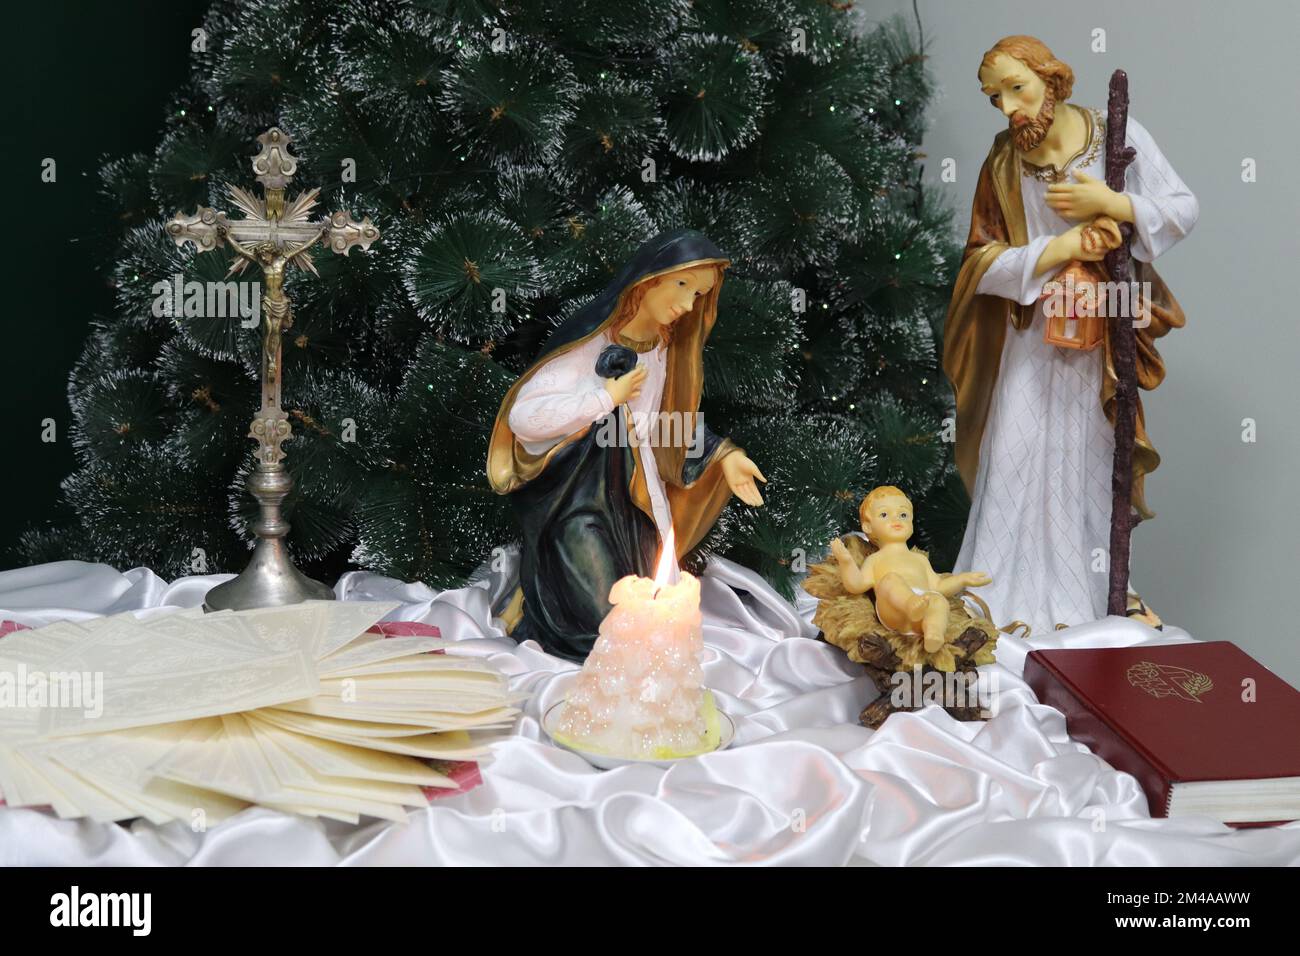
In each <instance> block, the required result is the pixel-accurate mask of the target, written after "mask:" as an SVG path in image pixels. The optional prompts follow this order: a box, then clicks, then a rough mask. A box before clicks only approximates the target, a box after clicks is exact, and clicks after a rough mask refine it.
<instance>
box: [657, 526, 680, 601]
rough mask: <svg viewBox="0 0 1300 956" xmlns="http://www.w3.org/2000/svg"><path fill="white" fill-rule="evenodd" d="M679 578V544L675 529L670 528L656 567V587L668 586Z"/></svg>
mask: <svg viewBox="0 0 1300 956" xmlns="http://www.w3.org/2000/svg"><path fill="white" fill-rule="evenodd" d="M676 580H677V544H676V541H675V540H674V535H673V529H672V528H671V527H670V528H669V529H668V535H667V536H666V537H665V538H664V544H663V547H662V548H661V549H660V551H659V565H658V567H656V568H655V588H656V589H658V588H663V587H667V586H668V585H670V584H673V583H675V582H676Z"/></svg>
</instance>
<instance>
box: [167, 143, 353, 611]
mask: <svg viewBox="0 0 1300 956" xmlns="http://www.w3.org/2000/svg"><path fill="white" fill-rule="evenodd" d="M289 140H290V137H289V136H288V135H287V134H286V133H285V132H284V131H283V130H281V129H279V128H278V127H272V128H271V129H269V130H267V131H266V132H265V133H263V134H262V135H261V136H259V137H258V138H257V141H258V142H259V143H261V144H262V150H261V152H259V153H258V154H257V155H256V156H254V157H253V172H254V173H255V174H256V178H257V181H258V182H259V183H261V184H262V192H263V198H261V199H259V198H257V197H256V196H254V195H252V194H251V193H249V192H247V191H245V190H243V189H240V188H239V187H238V186H231V185H229V184H227V186H226V188H227V189H228V190H229V192H230V199H231V202H233V203H234V204H235V205H236V206H238V207H239V209H240V210H242V211H243V213H244V218H243V219H236V220H229V219H227V218H226V214H225V213H224V212H218V211H216V210H214V209H209V208H208V207H206V206H200V207H199V208H198V210H197V211H196V212H195V213H194V214H193V215H191V216H185V215H182V214H181V213H180V212H179V211H178V212H177V213H176V215H175V216H174V217H173V218H172V219H169V220H168V221H167V225H166V229H167V235H169V236H171V237H172V239H174V240H175V242H176V244H177V245H178V246H183V245H184V244H185V243H187V242H191V243H193V244H194V246H195V248H196V249H197V250H198V251H199V252H200V253H202V252H210V251H212V250H213V249H216V248H217V247H219V246H224V245H229V246H230V248H231V249H233V250H234V252H235V260H234V262H232V263H231V265H230V271H229V272H228V273H227V274H228V275H236V274H239V273H241V272H243V271H244V269H246V268H247V267H248V265H249V263H252V264H253V265H255V266H257V267H258V268H259V269H261V270H262V312H263V322H262V407H261V409H260V410H259V411H258V413H257V417H256V418H254V419H253V423H252V425H251V427H250V429H249V433H248V436H249V437H250V438H253V439H256V441H257V443H258V449H257V467H256V468H255V469H254V471H253V474H252V475H251V476H250V478H249V481H248V487H249V490H250V491H252V493H253V497H254V498H256V499H257V503H258V520H257V523H256V524H255V525H254V526H253V531H254V532H255V533H256V534H257V546H256V548H255V549H254V551H253V557H252V559H251V560H250V561H249V562H248V566H247V567H246V568H245V569H244V570H243V572H242V573H241V574H239V575H238V576H237V577H235V578H233V579H232V580H230V581H226V582H225V583H224V584H219V585H217V586H216V587H214V588H212V590H210V591H209V592H208V593H207V596H206V598H205V599H204V602H203V607H204V609H205V610H208V611H217V610H223V609H231V610H241V609H244V608H252V607H271V606H275V605H281V604H297V603H298V602H300V601H306V600H311V599H317V600H329V599H331V598H333V597H334V592H333V590H332V589H331V588H330V587H329V586H328V585H325V584H322V583H321V582H319V581H313V580H312V579H311V578H309V577H307V576H306V575H305V574H303V573H302V572H301V571H299V570H298V569H297V568H296V567H294V565H293V561H292V560H290V558H289V552H288V549H287V547H286V545H285V535H286V534H287V533H288V531H289V525H288V523H287V522H286V521H285V520H284V517H283V515H282V514H281V511H280V506H281V503H282V502H283V501H284V498H285V496H286V495H288V494H289V491H290V490H291V489H292V488H293V479H292V477H290V475H289V472H288V471H287V470H286V469H285V466H284V457H285V455H284V449H283V447H282V445H283V443H284V442H286V441H288V440H289V438H290V437H291V436H292V428H291V427H290V425H289V416H288V415H287V414H286V413H285V411H284V408H283V407H282V406H281V401H280V383H281V379H282V377H283V376H282V367H281V348H280V340H281V335H282V334H283V333H284V332H285V331H286V330H287V329H289V328H290V327H291V326H292V325H293V313H292V310H291V308H290V305H289V299H288V297H287V296H286V295H285V293H284V276H285V270H286V269H287V268H288V266H289V265H290V264H292V265H295V266H297V267H298V268H299V269H306V270H307V271H309V272H311V273H312V274H313V275H319V273H318V272H316V267H315V266H314V265H313V264H312V261H311V255H310V253H309V251H308V250H310V249H311V247H312V246H314V245H316V244H317V243H318V242H320V241H321V240H322V239H324V240H325V242H326V244H327V245H328V246H329V248H330V250H331V251H332V252H336V253H339V254H341V255H347V254H348V252H349V251H350V250H351V249H352V247H353V246H357V245H359V246H361V248H362V249H368V248H369V247H370V244H371V243H372V242H374V241H375V240H376V239H378V238H379V230H378V229H377V228H375V226H374V225H373V224H372V223H371V222H370V219H369V217H367V218H365V219H363V220H362V221H361V222H357V221H356V220H355V219H353V218H352V214H351V213H350V212H334V213H330V215H329V216H328V217H326V218H324V219H316V218H313V217H312V215H311V213H312V210H313V208H314V207H315V205H316V199H317V197H318V196H319V194H320V190H319V189H311V190H308V191H307V192H303V193H299V194H298V195H297V196H296V197H294V199H293V200H292V201H290V202H288V203H286V202H285V198H284V191H285V187H286V186H287V185H288V184H289V180H291V179H292V178H293V175H294V173H295V172H296V171H297V168H298V157H296V156H292V155H290V153H289Z"/></svg>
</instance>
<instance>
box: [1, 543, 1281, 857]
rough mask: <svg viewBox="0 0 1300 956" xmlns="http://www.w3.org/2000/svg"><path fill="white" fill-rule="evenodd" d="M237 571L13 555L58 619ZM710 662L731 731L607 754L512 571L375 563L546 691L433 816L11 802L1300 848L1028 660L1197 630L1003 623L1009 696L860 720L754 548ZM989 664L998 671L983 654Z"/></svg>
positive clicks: (465, 831)
mask: <svg viewBox="0 0 1300 956" xmlns="http://www.w3.org/2000/svg"><path fill="white" fill-rule="evenodd" d="M228 578H229V575H206V576H197V577H187V578H181V579H178V580H177V581H175V582H172V583H171V584H168V583H167V582H165V581H163V580H161V579H160V578H158V577H157V576H156V575H155V574H153V573H152V572H151V571H149V570H148V569H147V568H135V569H133V570H131V571H127V572H126V573H124V574H123V573H119V572H117V571H115V570H113V569H112V568H109V567H107V566H105V565H97V564H87V563H83V562H74V561H65V562H56V563H53V564H44V565H38V566H35V567H30V568H22V569H18V570H14V571H6V572H3V573H0V618H7V619H12V620H16V621H19V622H21V623H24V624H28V625H32V626H39V625H41V624H46V623H49V622H51V621H54V620H57V619H59V618H72V619H84V618H86V617H90V616H94V615H97V614H112V613H117V612H120V611H123V610H128V609H137V608H152V607H162V606H181V607H189V606H193V605H197V604H200V603H202V599H203V595H204V593H205V592H206V591H207V589H208V588H209V587H211V586H212V585H213V584H216V583H219V582H221V581H223V580H226V579H228ZM702 584H703V609H704V620H705V628H704V634H705V643H706V646H707V656H708V659H707V663H706V665H705V675H706V682H707V684H708V686H710V687H711V688H712V689H713V691H714V694H715V695H716V697H717V700H718V702H719V704H720V705H721V706H722V707H723V708H724V709H725V710H726V711H727V712H728V713H730V714H731V715H732V716H733V717H734V718H735V720H736V724H737V739H736V742H735V744H734V745H733V746H732V748H731V749H730V750H727V751H724V752H720V753H715V754H710V755H707V756H704V757H700V758H696V759H692V760H686V761H683V762H681V763H678V764H676V765H674V766H673V767H672V768H671V769H670V770H667V771H664V770H660V769H656V768H653V767H645V766H633V767H624V768H621V769H618V770H613V771H605V772H602V771H598V770H595V769H594V768H592V767H591V766H589V765H588V764H587V763H586V762H585V761H584V760H583V759H582V758H581V757H579V756H576V755H574V754H571V753H568V752H566V751H563V750H560V749H557V748H556V747H554V746H552V745H550V744H549V743H548V742H547V740H546V738H545V735H544V734H543V733H542V731H541V728H540V726H539V716H540V714H541V713H543V712H544V710H545V708H546V707H548V706H549V705H550V704H551V703H553V702H554V701H555V699H556V697H557V689H556V687H555V686H554V685H555V678H556V677H557V676H559V675H563V674H566V673H568V672H570V671H572V670H574V669H575V666H574V665H572V664H570V663H568V662H565V661H561V660H558V659H556V658H553V657H550V656H548V655H547V654H545V653H543V652H542V651H541V650H540V649H539V648H538V647H537V645H536V644H533V643H526V644H523V645H518V646H517V645H516V644H515V643H514V641H512V640H511V639H510V638H508V637H506V636H505V635H504V633H503V632H502V630H501V629H500V627H499V625H498V623H497V622H495V621H494V619H493V618H492V615H491V610H490V609H491V607H492V600H493V598H494V597H495V596H497V595H498V594H499V593H500V592H501V590H502V589H503V588H504V587H505V586H506V580H505V579H504V578H502V577H497V578H492V579H488V580H485V581H483V582H481V583H480V584H479V585H476V586H471V587H466V588H462V589H459V590H454V591H444V592H442V593H437V592H434V591H432V590H431V589H429V588H427V587H425V586H424V585H422V584H403V583H402V582H400V581H396V580H393V579H391V578H383V577H378V576H376V575H372V574H367V573H364V572H354V573H350V574H347V575H345V576H344V577H343V578H342V579H340V580H339V582H338V584H337V585H336V588H335V591H336V593H337V595H338V597H340V598H341V599H343V600H349V599H351V600H399V601H401V602H403V604H402V607H401V608H400V609H399V611H398V612H396V613H395V614H394V615H392V617H393V618H395V619H402V620H418V621H425V622H428V623H430V624H435V625H437V626H438V627H439V628H441V629H442V632H443V635H444V636H446V637H449V638H453V639H456V640H459V641H463V642H465V644H464V651H465V652H466V653H474V654H481V655H483V656H484V657H486V658H488V659H489V660H491V661H492V662H493V663H494V664H496V665H497V666H498V667H499V668H500V669H501V670H503V671H504V672H505V673H506V674H508V675H509V676H510V679H511V682H512V684H513V685H514V686H515V687H516V688H523V689H525V690H528V691H531V692H532V694H533V696H532V698H531V699H530V700H529V702H528V703H527V705H526V709H525V713H524V715H523V717H522V718H521V719H520V720H519V722H518V724H517V726H516V728H515V731H514V733H512V734H510V735H508V736H505V737H504V738H503V739H502V740H501V742H500V743H498V744H497V745H495V748H494V749H495V757H494V759H493V761H492V762H491V763H489V764H487V765H486V766H484V768H483V780H484V782H483V784H482V785H481V786H479V787H478V788H476V789H474V790H472V791H470V792H468V793H465V794H460V795H457V796H454V797H448V798H443V799H440V800H437V801H435V802H434V803H433V804H432V805H430V806H429V807H428V808H427V809H424V810H420V811H417V812H413V813H412V816H411V820H410V822H409V823H407V824H405V825H402V824H392V823H380V822H376V823H370V824H363V825H361V826H347V825H345V824H337V823H333V822H323V821H319V820H311V819H306V818H302V817H296V816H288V815H285V814H281V813H276V812H272V811H269V810H265V809H261V808H253V809H249V810H246V811H244V812H242V813H240V814H239V815H237V816H236V817H234V818H232V819H231V820H228V821H227V822H225V823H224V824H221V825H220V826H217V827H214V828H212V829H211V830H209V831H208V832H205V833H195V832H192V831H191V830H190V829H189V827H188V826H186V825H184V824H182V823H173V824H169V825H167V826H164V827H155V826H153V825H151V824H148V823H145V822H142V821H137V822H135V823H133V824H131V825H116V824H112V825H105V824H95V823H91V822H88V821H84V820H83V821H73V820H60V819H58V818H57V817H56V816H55V815H54V814H53V813H51V812H48V811H41V810H30V809H21V808H0V865H7V866H8V865H21V864H33V865H35V864H42V865H52V864H79V865H85V864H92V865H94V864H102V865H111V864H119V865H120V864H126V865H130V864H184V863H190V864H205V865H255V864H278V865H283V864H290V863H296V864H309V865H327V864H339V863H343V864H362V865H366V864H370V865H374V864H484V865H509V864H521V865H529V864H545V865H553V864H589V865H611V864H663V863H671V864H728V863H740V864H803V865H821V864H845V863H859V864H881V865H897V864H1058V865H1060V864H1101V865H1118V866H1175V865H1242V864H1273V865H1276V864H1291V865H1296V864H1300V823H1293V824H1289V825H1287V826H1285V827H1274V828H1260V829H1243V830H1234V829H1232V828H1230V827H1226V826H1224V825H1222V824H1219V823H1216V822H1214V821H1213V820H1210V819H1208V818H1184V819H1179V820H1162V819H1152V818H1150V816H1149V814H1148V810H1147V803H1146V799H1145V797H1144V796H1143V794H1142V791H1141V790H1140V789H1139V788H1138V785H1137V783H1136V781H1135V780H1134V779H1133V778H1132V777H1130V776H1128V775H1127V774H1122V773H1118V772H1116V771H1115V770H1113V769H1111V768H1110V767H1109V766H1108V765H1107V764H1105V763H1104V762H1102V761H1101V760H1099V759H1098V758H1096V757H1094V756H1092V755H1091V754H1090V753H1089V752H1088V751H1087V749H1086V748H1084V747H1083V746H1082V745H1080V744H1076V743H1074V742H1072V741H1071V740H1070V739H1069V738H1068V737H1067V736H1066V733H1065V719H1064V717H1063V716H1062V715H1061V713H1060V712H1059V711H1057V710H1055V709H1053V708H1050V707H1045V706H1043V705H1041V704H1039V703H1037V701H1036V699H1035V698H1034V695H1033V694H1032V693H1031V692H1030V691H1029V690H1028V688H1027V687H1026V686H1025V684H1024V682H1023V681H1022V680H1021V673H1022V668H1023V664H1024V658H1025V655H1026V653H1027V652H1028V651H1029V650H1030V649H1032V648H1034V647H1041V648H1046V647H1061V646H1067V645H1068V646H1071V647H1081V646H1084V647H1100V646H1107V647H1109V646H1120V645H1133V644H1142V643H1152V644H1154V643H1168V642H1172V641H1187V640H1191V639H1192V638H1191V637H1190V636H1189V635H1187V634H1186V633H1185V632H1183V631H1181V630H1179V629H1177V628H1174V627H1172V626H1166V630H1165V632H1164V633H1163V634H1162V633H1160V632H1157V631H1154V630H1152V629H1150V628H1148V627H1145V626H1144V625H1141V624H1136V623H1134V622H1132V621H1129V620H1126V619H1122V618H1107V619H1105V620H1102V621H1097V622H1095V623H1092V624H1087V625H1082V626H1078V627H1074V628H1070V629H1069V630H1066V631H1059V632H1055V633H1052V634H1047V635H1040V636H1038V637H1037V638H1035V639H1034V640H1032V641H1031V642H1029V643H1026V642H1025V641H1022V640H1019V639H1017V638H1014V637H1005V636H1004V637H1003V638H1002V639H1001V640H1000V641H999V644H998V663H997V664H994V665H990V666H989V667H986V668H982V672H983V673H984V674H985V675H988V676H989V677H991V678H992V679H994V680H995V681H996V682H997V686H998V688H999V697H998V711H997V715H996V716H995V717H993V718H992V719H991V720H989V721H987V722H983V723H962V722H959V721H955V720H953V719H952V718H950V717H949V716H948V715H947V714H945V713H944V712H943V711H942V710H940V709H938V708H936V707H930V708H927V709H926V710H924V711H921V712H918V713H915V714H899V715H895V716H893V717H890V718H889V720H888V721H887V722H886V723H885V725H884V726H883V727H882V729H880V730H878V731H875V732H874V733H873V732H872V731H870V730H867V729H865V728H863V727H861V726H859V725H858V724H857V716H858V712H859V711H860V710H861V708H862V707H863V705H864V704H866V703H867V702H868V701H869V700H870V699H871V698H872V697H874V696H875V694H876V691H875V688H874V685H872V684H871V682H870V681H869V680H867V679H866V678H865V677H863V676H862V675H861V672H860V670H859V668H858V667H857V665H854V664H852V663H850V662H849V661H848V660H847V659H846V657H845V655H844V654H843V653H842V652H841V651H839V650H838V649H836V648H834V647H831V646H829V645H827V644H825V643H822V642H819V641H817V640H816V634H817V632H816V629H815V628H813V627H812V626H811V624H809V623H808V620H809V618H811V614H812V605H813V602H812V600H811V599H810V598H809V599H807V600H804V601H800V602H799V603H798V606H797V607H794V606H791V605H790V604H789V603H787V602H786V601H784V600H782V599H781V598H780V597H779V596H778V595H777V594H775V593H774V592H773V591H772V590H771V589H770V588H768V587H767V586H766V585H765V584H764V582H763V581H762V580H761V579H760V578H758V577H757V576H756V575H754V574H753V573H752V572H750V571H748V570H746V569H744V568H741V567H739V566H737V565H735V564H732V563H730V562H726V561H714V562H713V563H712V564H711V565H710V567H709V569H708V571H706V573H705V575H704V578H703V582H702ZM982 679H983V678H982Z"/></svg>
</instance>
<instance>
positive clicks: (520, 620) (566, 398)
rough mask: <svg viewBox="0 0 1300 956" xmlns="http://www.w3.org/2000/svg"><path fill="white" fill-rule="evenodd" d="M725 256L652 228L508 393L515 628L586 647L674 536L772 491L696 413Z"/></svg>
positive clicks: (500, 419)
mask: <svg viewBox="0 0 1300 956" xmlns="http://www.w3.org/2000/svg"><path fill="white" fill-rule="evenodd" d="M728 265H729V260H728V259H727V258H726V257H725V256H724V255H723V254H722V252H721V251H719V249H718V248H717V247H716V246H715V245H714V244H713V243H712V242H710V241H709V240H708V239H707V238H705V237H704V236H703V235H701V234H700V233H698V232H695V231H693V230H680V231H676V232H670V233H664V234H662V235H659V236H656V237H655V238H653V239H651V240H650V241H648V242H647V243H645V244H644V245H643V246H642V247H641V248H640V249H639V250H637V253H636V255H635V256H633V258H632V260H631V261H630V262H628V263H627V264H626V265H625V266H624V267H623V268H622V269H621V270H620V271H619V273H618V274H617V275H616V276H615V277H614V280H613V281H612V282H610V284H609V285H608V286H606V287H605V290H604V291H603V292H601V293H600V294H599V295H598V296H596V298H595V299H593V300H592V301H591V302H590V303H588V304H587V305H585V306H583V307H582V308H580V309H578V310H577V311H576V312H575V313H574V314H573V315H572V316H571V317H570V318H569V319H567V320H566V321H565V322H564V323H563V324H562V325H560V326H559V327H558V328H557V329H556V330H555V331H554V332H553V333H552V334H551V336H550V338H549V339H547V341H546V344H545V345H544V346H543V348H542V351H541V354H540V355H539V356H538V358H537V360H536V361H535V362H534V363H533V365H532V366H531V367H530V368H529V369H528V370H527V371H526V372H524V374H523V375H522V376H520V378H519V381H517V382H516V383H515V384H514V386H513V387H512V388H511V389H510V391H509V392H508V393H507V394H506V397H505V400H504V401H503V402H502V403H501V410H500V411H499V412H498V413H497V418H496V424H495V426H494V428H493V430H492V438H491V441H490V443H489V446H488V460H487V474H488V479H489V481H490V482H491V484H492V488H493V490H495V491H496V492H497V493H498V494H503V495H509V497H510V504H511V506H512V509H513V511H514V514H515V517H516V520H517V522H518V524H519V529H520V536H521V540H522V551H521V564H520V592H521V593H519V594H516V603H515V604H514V607H515V608H517V607H518V604H517V601H518V599H519V598H520V597H522V602H523V606H522V613H521V615H519V614H515V615H508V617H514V618H515V620H516V621H517V623H514V626H513V628H512V631H511V635H512V636H513V637H514V638H515V639H517V640H520V641H524V640H528V639H533V640H536V641H537V642H538V643H539V644H540V645H541V646H542V647H543V648H544V649H545V650H547V651H548V652H550V653H552V654H556V655H558V656H560V657H564V658H567V659H569V660H578V661H580V660H583V659H585V658H586V656H587V654H588V652H589V651H590V650H591V647H592V645H593V644H594V643H595V640H596V636H597V632H598V630H599V627H600V622H601V621H602V620H603V619H604V618H605V616H606V615H607V614H608V613H609V610H610V604H609V590H610V588H611V587H612V586H613V585H614V582H616V581H617V580H618V579H619V578H622V577H624V576H626V575H629V574H636V575H640V576H643V577H650V576H652V575H653V573H654V565H655V560H656V557H657V556H658V554H659V551H660V549H661V548H662V547H663V543H664V542H665V541H667V540H670V537H669V536H670V533H671V534H672V538H671V540H673V541H674V547H675V551H676V556H678V557H679V556H681V555H683V554H685V553H686V552H687V551H689V550H691V549H692V548H693V547H695V545H696V544H698V543H699V542H700V540H701V539H702V538H703V537H704V535H705V534H706V533H707V532H708V530H709V529H710V528H711V527H712V526H713V523H714V521H715V520H716V519H717V517H718V515H719V513H720V512H721V511H722V508H723V506H724V505H725V504H726V503H727V500H728V498H729V497H730V495H731V494H732V493H733V492H734V493H735V494H736V496H737V497H739V498H740V499H741V500H742V501H745V502H746V503H748V504H751V505H761V504H762V503H763V499H762V496H761V495H760V494H759V492H758V487H757V485H755V484H754V480H755V479H756V478H757V479H758V480H760V481H765V480H766V479H765V478H763V476H762V474H761V473H760V472H759V470H758V468H757V467H756V466H755V465H754V463H753V462H752V461H750V459H749V457H748V456H747V455H746V454H745V453H744V451H743V450H742V449H740V448H738V447H737V446H736V445H735V444H733V443H732V442H731V441H730V440H728V439H725V438H719V437H718V436H716V435H714V434H713V432H711V431H710V430H709V429H708V428H707V427H705V425H704V422H703V419H702V416H700V414H699V403H700V393H701V391H702V387H703V382H704V362H703V354H704V343H705V340H706V339H707V338H708V336H709V332H710V331H711V330H712V328H713V323H714V321H715V319H716V318H717V308H718V293H719V291H720V289H721V287H722V276H723V271H724V270H725V269H726V267H727V266H728ZM508 623H513V622H510V621H508Z"/></svg>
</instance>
